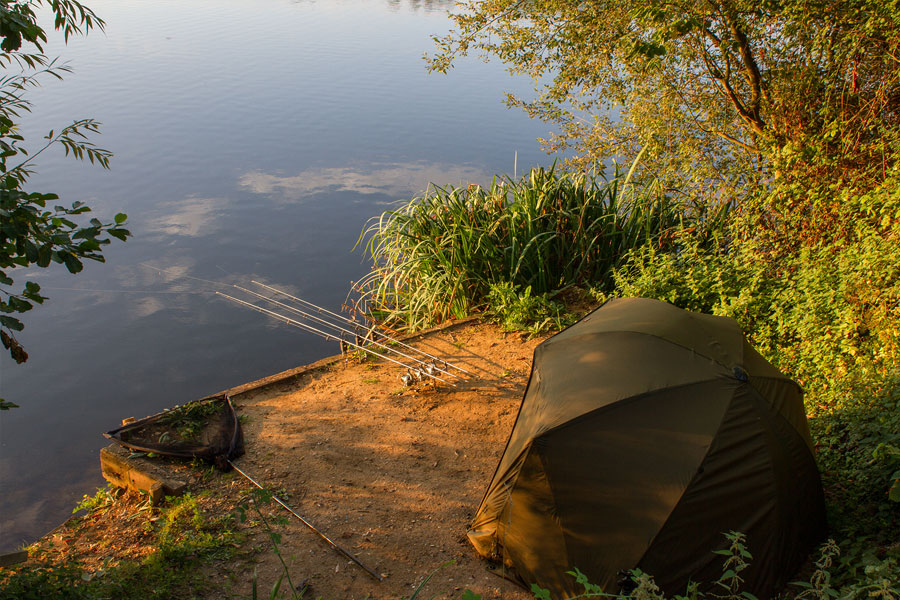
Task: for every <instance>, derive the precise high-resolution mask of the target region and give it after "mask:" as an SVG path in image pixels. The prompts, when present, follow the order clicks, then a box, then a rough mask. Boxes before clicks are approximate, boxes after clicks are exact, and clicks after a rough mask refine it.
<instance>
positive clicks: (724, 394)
mask: <svg viewBox="0 0 900 600" xmlns="http://www.w3.org/2000/svg"><path fill="white" fill-rule="evenodd" d="M723 383H724V382H722V381H717V380H716V381H706V382H702V383H698V384H693V385H688V386H682V387H679V388H670V389H666V390H660V391H656V392H653V393H650V394H648V395H646V396H642V397H639V398H633V399H631V400H628V401H626V402H621V403H618V404H615V405H613V406H609V407H606V408H603V409H600V410H596V411H594V412H592V413H589V414H588V415H584V416H583V417H580V418H578V419H575V420H573V421H571V422H570V423H568V424H566V425H565V426H562V427H558V428H556V429H554V430H553V431H551V432H548V433H546V434H544V436H542V437H541V438H539V440H540V441H541V442H542V443H540V444H538V443H535V445H534V446H533V447H532V452H539V453H541V455H542V456H543V463H544V465H545V468H546V469H547V476H548V479H549V481H550V488H551V490H552V493H553V498H554V501H555V505H556V510H557V513H558V519H559V520H560V522H561V524H562V527H563V530H564V532H565V538H566V546H567V548H568V553H569V558H570V561H571V562H570V564H569V565H568V569H571V568H572V567H578V568H579V569H581V570H582V571H583V572H584V573H586V574H587V575H588V576H589V577H590V578H591V581H592V582H594V583H597V584H598V585H602V586H604V588H605V589H606V590H608V591H615V589H616V587H615V584H616V574H617V572H618V571H620V570H622V569H629V568H631V567H633V566H634V565H635V564H637V562H638V561H639V560H640V559H641V557H642V556H643V555H644V553H645V552H646V550H647V548H648V546H649V545H650V543H651V541H652V540H653V538H654V537H655V536H656V534H657V532H658V531H659V529H660V527H662V525H663V523H665V522H666V520H667V519H668V517H669V515H670V513H671V511H672V509H673V508H674V507H675V506H676V505H677V503H678V501H679V499H680V498H681V495H682V494H683V493H684V490H685V489H686V488H687V487H688V485H689V484H690V482H691V480H692V479H693V478H694V476H695V474H696V473H697V469H698V468H699V467H700V464H701V463H702V462H703V459H704V456H705V455H706V453H707V450H708V448H709V446H710V444H711V443H712V440H713V436H714V434H715V432H716V430H717V429H718V428H719V424H720V423H721V420H722V418H723V416H724V414H725V411H726V409H727V408H728V405H729V403H730V400H731V395H732V394H733V392H734V385H733V384H723ZM520 480H521V477H520Z"/></svg>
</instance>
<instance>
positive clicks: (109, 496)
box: [72, 483, 122, 514]
mask: <svg viewBox="0 0 900 600" xmlns="http://www.w3.org/2000/svg"><path fill="white" fill-rule="evenodd" d="M121 492H122V490H121V488H118V487H115V486H114V485H112V484H111V483H110V484H107V485H106V487H104V488H99V489H98V490H97V493H95V494H94V495H93V496H88V495H87V494H85V495H84V498H83V499H82V500H81V502H79V503H78V505H77V506H76V507H75V508H73V509H72V513H73V514H74V513H77V512H78V511H80V510H83V511H85V512H88V513H92V512H94V511H97V510H100V511H102V510H108V509H109V508H111V507H112V506H113V505H114V504H115V502H116V499H117V498H118V497H119V495H120V494H121Z"/></svg>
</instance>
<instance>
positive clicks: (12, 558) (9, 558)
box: [0, 550, 28, 567]
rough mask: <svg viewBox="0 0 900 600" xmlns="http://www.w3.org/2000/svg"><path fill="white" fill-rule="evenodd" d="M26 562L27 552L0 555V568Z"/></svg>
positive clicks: (20, 551)
mask: <svg viewBox="0 0 900 600" xmlns="http://www.w3.org/2000/svg"><path fill="white" fill-rule="evenodd" d="M26 560H28V551H27V550H19V551H18V552H7V553H5V554H0V567H8V566H10V565H17V564H19V563H23V562H25V561H26Z"/></svg>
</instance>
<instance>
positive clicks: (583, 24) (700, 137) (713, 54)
mask: <svg viewBox="0 0 900 600" xmlns="http://www.w3.org/2000/svg"><path fill="white" fill-rule="evenodd" d="M451 18H452V19H453V20H454V21H455V25H456V30H455V31H453V32H451V33H450V34H448V35H447V36H445V37H443V38H435V41H436V43H437V53H436V54H435V55H434V56H432V57H430V67H431V69H432V70H437V71H446V70H447V69H448V68H450V67H451V66H452V64H453V61H454V60H455V59H456V58H457V57H458V56H461V55H465V54H468V53H470V52H473V53H480V54H483V55H485V56H495V57H498V58H499V59H500V60H502V61H503V62H505V63H506V64H507V65H509V68H510V70H511V71H513V72H516V73H521V74H525V75H528V76H530V77H531V78H532V79H533V80H534V82H535V87H536V92H537V94H538V95H537V97H536V98H534V99H530V100H529V99H523V98H513V97H511V98H510V100H509V101H510V103H511V104H515V105H518V106H521V107H523V108H524V109H525V110H527V111H528V113H529V114H530V115H531V116H533V117H539V118H541V119H544V120H547V121H550V122H552V123H554V124H555V125H556V127H557V133H556V134H555V135H553V136H552V137H551V138H549V140H547V144H548V146H549V147H550V148H551V149H554V150H557V149H562V148H570V149H572V150H573V151H574V152H575V154H576V159H575V162H576V163H577V164H582V165H583V164H593V163H594V162H597V161H598V160H610V159H613V158H615V157H625V159H626V160H629V161H631V160H633V159H634V158H635V157H638V156H640V157H641V170H640V172H639V174H643V175H650V176H652V177H656V178H659V179H661V180H662V181H663V183H664V184H665V185H666V186H667V187H668V188H669V189H677V190H680V191H681V192H683V193H684V194H686V195H688V196H690V197H692V198H695V199H697V200H698V201H699V202H702V203H707V202H718V201H722V200H723V199H724V200H729V199H731V198H733V197H734V196H738V195H742V194H744V193H746V192H749V191H752V190H751V189H750V188H749V187H747V186H748V184H750V185H762V186H768V185H769V184H770V183H771V182H772V181H773V180H775V179H778V178H779V177H784V178H787V179H789V180H791V181H803V180H814V179H820V178H822V177H823V176H828V177H833V178H834V179H844V180H858V179H859V178H866V177H871V176H872V175H873V174H874V173H880V174H881V176H882V177H883V175H884V173H885V172H886V169H889V168H890V167H891V164H892V163H891V162H890V160H889V158H888V160H887V161H885V157H886V155H888V154H889V153H890V152H889V151H890V148H891V147H892V145H893V144H895V142H896V139H897V136H896V135H895V127H896V123H897V118H898V116H900V95H898V94H897V93H896V92H897V87H898V83H900V70H898V69H897V59H898V49H900V45H898V40H900V11H898V10H897V7H896V4H895V3H891V2H887V3H885V2H881V1H880V0H852V1H850V2H847V1H838V0H824V1H817V2H813V1H810V0H785V1H781V2H770V1H766V2H757V1H753V0H711V1H708V2H667V3H660V2H655V1H653V0H636V1H633V2H628V3H626V4H622V3H621V2H613V1H609V0H595V1H592V2H570V1H568V0H537V1H533V2H522V1H520V0H469V1H467V2H464V3H462V4H461V8H460V9H459V10H458V11H457V12H456V14H454V15H452V16H451ZM845 183H846V181H845Z"/></svg>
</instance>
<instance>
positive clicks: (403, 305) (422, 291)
mask: <svg viewBox="0 0 900 600" xmlns="http://www.w3.org/2000/svg"><path fill="white" fill-rule="evenodd" d="M626 189H627V191H626ZM683 219H684V213H683V211H681V210H680V207H679V206H677V204H676V203H675V202H674V201H673V200H672V199H671V198H670V197H668V196H666V195H665V194H663V193H661V192H660V191H659V190H658V189H648V188H643V189H641V190H640V191H639V192H635V188H634V186H628V185H624V184H623V182H622V181H621V180H620V178H619V177H614V178H612V179H610V180H606V179H603V178H602V177H600V176H598V175H596V174H589V173H566V172H560V171H557V170H556V169H555V168H550V169H534V170H532V171H531V172H530V173H528V174H527V175H525V176H524V177H522V178H521V179H520V180H518V181H514V180H513V179H511V178H509V177H495V178H494V180H493V182H492V183H491V185H490V186H489V187H487V188H484V187H481V186H478V185H470V186H468V187H451V186H447V187H438V186H432V187H430V188H429V189H428V190H427V191H426V193H425V194H424V195H423V196H421V197H418V198H414V199H413V200H411V201H409V202H407V203H405V204H404V205H402V206H401V207H399V208H397V209H395V210H389V211H386V212H385V213H383V214H381V215H380V216H378V217H376V218H374V219H373V220H372V221H371V222H370V223H369V224H368V225H367V227H366V228H365V229H364V231H363V233H362V235H361V237H360V243H362V244H364V245H365V249H366V252H367V254H368V255H369V256H370V257H371V259H372V261H373V268H372V270H371V272H370V273H369V274H368V275H367V276H366V277H365V278H363V279H362V280H361V281H360V282H358V283H357V284H356V285H355V286H354V290H355V291H356V292H357V293H358V300H357V302H356V304H357V307H358V308H359V309H360V310H361V311H362V312H364V313H365V314H368V315H371V316H374V317H375V318H377V319H379V320H380V321H382V322H390V323H392V324H394V325H396V326H400V327H404V328H406V329H419V328H422V327H426V326H429V325H432V324H435V323H439V322H441V321H443V320H446V319H448V318H460V317H463V316H466V315H468V314H471V313H472V312H473V311H476V310H479V309H481V308H484V306H485V304H486V302H487V298H488V294H489V292H490V290H491V287H492V286H494V285H497V284H501V283H502V284H511V285H512V286H513V287H514V288H515V289H519V290H524V289H528V288H530V290H531V292H532V293H534V294H546V293H550V292H554V291H557V290H560V289H563V288H566V287H567V286H571V285H579V284H589V283H590V284H593V285H594V286H595V287H596V285H597V282H602V281H609V280H610V275H611V273H612V271H613V269H615V267H617V266H618V265H619V263H620V261H621V259H622V257H623V256H624V255H625V254H626V253H627V251H628V250H630V249H633V248H636V247H640V246H642V245H643V244H645V243H646V242H648V241H650V240H653V239H662V238H663V237H664V234H665V233H666V232H667V231H670V230H674V229H675V228H677V227H681V226H683Z"/></svg>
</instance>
